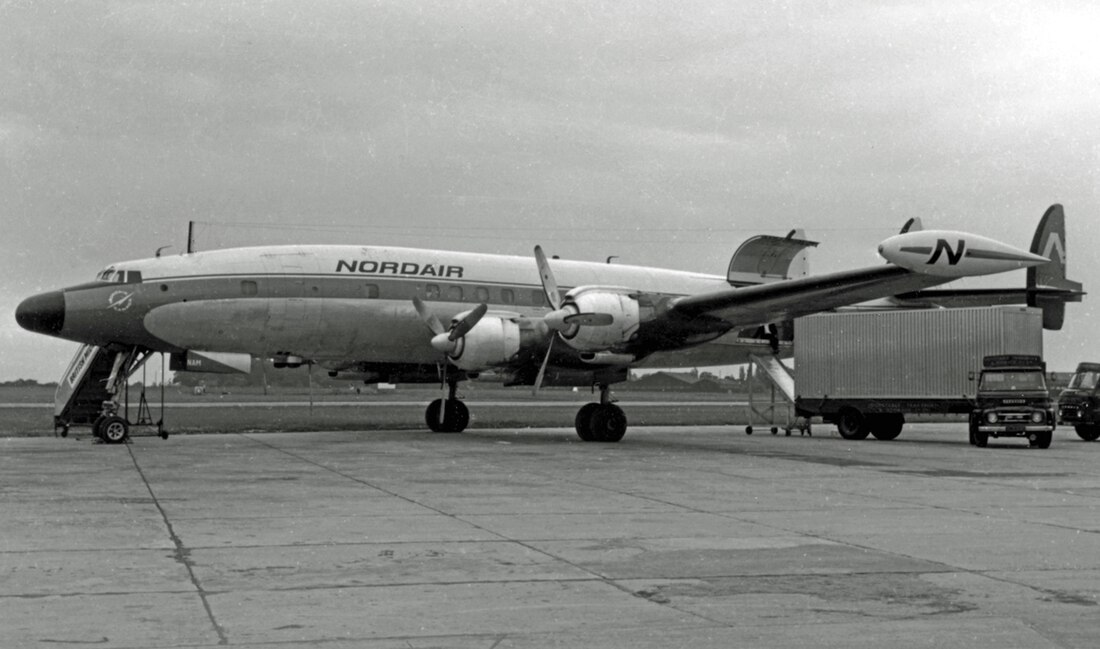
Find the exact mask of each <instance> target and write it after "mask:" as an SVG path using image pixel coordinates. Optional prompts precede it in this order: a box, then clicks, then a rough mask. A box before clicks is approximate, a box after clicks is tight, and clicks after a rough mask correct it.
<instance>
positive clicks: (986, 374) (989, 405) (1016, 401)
mask: <svg viewBox="0 0 1100 649" xmlns="http://www.w3.org/2000/svg"><path fill="white" fill-rule="evenodd" d="M1054 426H1055V417H1054V403H1053V400H1052V399H1051V398H1050V392H1049V391H1048V390H1047V382H1046V363H1044V362H1043V360H1042V358H1040V357H1039V356H1029V355H1021V354H1008V355H999V356H986V357H985V358H983V359H982V372H981V376H980V377H979V379H978V390H977V395H976V396H975V399H974V407H973V409H972V410H971V412H970V443H971V444H973V445H974V446H985V445H986V444H987V443H988V441H989V438H990V437H1026V438H1027V440H1028V443H1029V444H1030V445H1031V446H1033V447H1038V448H1049V447H1050V441H1051V439H1052V438H1053V436H1054Z"/></svg>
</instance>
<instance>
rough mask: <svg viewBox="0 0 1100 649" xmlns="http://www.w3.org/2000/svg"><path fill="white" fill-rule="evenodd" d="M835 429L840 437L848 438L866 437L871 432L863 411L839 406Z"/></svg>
mask: <svg viewBox="0 0 1100 649" xmlns="http://www.w3.org/2000/svg"><path fill="white" fill-rule="evenodd" d="M836 430H837V432H838V433H840V436H841V437H843V438H844V439H850V440H858V439H867V435H868V434H870V432H871V430H870V429H869V428H868V427H867V421H866V420H865V419H864V418H863V413H862V412H860V411H858V410H856V409H855V408H841V410H840V413H839V414H838V416H837V418H836Z"/></svg>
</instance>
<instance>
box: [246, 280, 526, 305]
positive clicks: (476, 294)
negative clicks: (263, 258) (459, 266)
mask: <svg viewBox="0 0 1100 649" xmlns="http://www.w3.org/2000/svg"><path fill="white" fill-rule="evenodd" d="M361 287H362V288H361V290H362V293H361V295H362V296H363V297H366V298H368V299H377V298H379V297H381V291H380V289H379V287H378V284H372V283H369V282H368V283H364V284H362V285H361ZM314 290H316V289H314ZM259 292H260V289H259V285H258V284H257V283H256V282H255V281H254V280H250V279H246V280H242V281H241V295H243V296H245V297H252V296H255V295H258V294H259ZM423 297H424V299H426V300H445V301H447V302H465V301H467V299H469V301H472V302H477V303H481V302H486V303H488V302H496V303H497V304H511V305H519V306H548V303H547V301H546V295H545V294H544V293H543V292H542V291H541V290H539V289H531V290H522V289H521V290H519V291H517V290H515V289H511V288H501V289H499V292H498V293H497V294H496V297H497V299H496V300H494V299H493V297H494V296H493V292H492V291H491V290H490V289H489V288H488V287H485V286H475V287H474V288H473V291H472V292H470V293H469V295H467V291H466V290H464V289H463V287H462V286H456V285H453V284H452V285H449V286H445V287H440V285H439V284H425V285H424V292H423Z"/></svg>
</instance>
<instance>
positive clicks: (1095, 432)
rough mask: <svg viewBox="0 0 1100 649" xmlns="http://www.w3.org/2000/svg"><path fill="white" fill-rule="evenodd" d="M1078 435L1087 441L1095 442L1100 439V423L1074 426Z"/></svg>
mask: <svg viewBox="0 0 1100 649" xmlns="http://www.w3.org/2000/svg"><path fill="white" fill-rule="evenodd" d="M1073 429H1074V430H1076V431H1077V436H1078V437H1080V438H1081V439H1083V440H1085V441H1086V442H1095V441H1096V440H1098V439H1100V424H1077V425H1076V426H1074V427H1073Z"/></svg>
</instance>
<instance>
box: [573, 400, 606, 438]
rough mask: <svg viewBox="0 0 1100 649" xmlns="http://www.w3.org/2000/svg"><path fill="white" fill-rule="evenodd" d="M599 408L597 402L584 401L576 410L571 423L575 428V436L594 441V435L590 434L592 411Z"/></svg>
mask: <svg viewBox="0 0 1100 649" xmlns="http://www.w3.org/2000/svg"><path fill="white" fill-rule="evenodd" d="M599 408H600V404H598V403H586V404H584V405H583V406H581V409H580V410H578V411H577V416H576V418H575V419H574V420H573V425H574V426H575V427H576V429H577V437H580V438H581V439H582V440H584V441H586V442H594V441H596V437H595V436H594V435H593V434H592V413H593V412H595V411H596V410H599Z"/></svg>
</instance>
